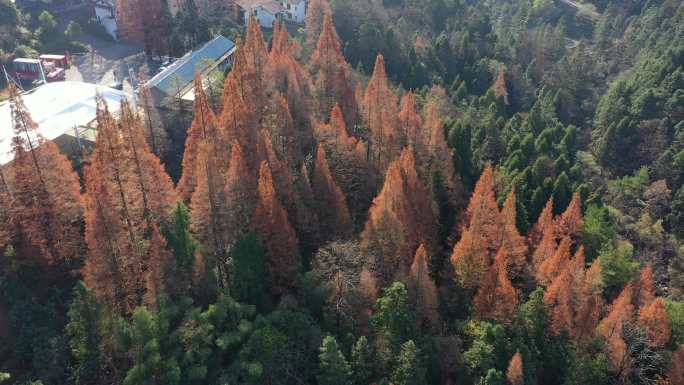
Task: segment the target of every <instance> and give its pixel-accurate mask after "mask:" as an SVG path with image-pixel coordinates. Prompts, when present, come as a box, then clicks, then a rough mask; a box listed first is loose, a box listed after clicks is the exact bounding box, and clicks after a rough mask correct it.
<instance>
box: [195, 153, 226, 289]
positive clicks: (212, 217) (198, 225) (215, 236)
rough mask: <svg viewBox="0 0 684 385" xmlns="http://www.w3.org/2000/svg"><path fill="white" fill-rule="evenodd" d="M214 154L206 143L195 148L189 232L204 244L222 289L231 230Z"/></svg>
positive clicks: (224, 192)
mask: <svg viewBox="0 0 684 385" xmlns="http://www.w3.org/2000/svg"><path fill="white" fill-rule="evenodd" d="M215 151H216V149H215V148H214V145H213V144H212V143H209V142H207V141H205V142H203V143H202V144H200V146H199V148H198V153H197V161H196V162H197V163H196V167H197V170H196V171H195V175H196V186H195V191H194V192H193V193H192V199H191V201H190V202H191V203H190V210H191V213H192V216H191V217H192V232H193V233H194V234H195V237H196V238H197V239H198V240H199V241H200V242H201V243H202V244H203V245H204V249H205V252H206V256H207V257H210V258H212V259H213V260H214V261H216V266H217V268H218V270H219V278H220V280H221V281H220V283H221V284H222V285H224V286H225V285H227V284H228V281H227V279H228V270H227V269H228V251H229V250H230V243H229V242H230V240H229V239H228V234H229V232H230V230H231V229H229V227H228V219H229V212H228V207H227V203H228V200H227V198H226V189H225V185H224V182H225V181H224V178H223V175H221V173H220V172H219V171H218V168H217V166H216V163H215V158H214V157H213V156H212V155H211V154H212V153H214V152H215Z"/></svg>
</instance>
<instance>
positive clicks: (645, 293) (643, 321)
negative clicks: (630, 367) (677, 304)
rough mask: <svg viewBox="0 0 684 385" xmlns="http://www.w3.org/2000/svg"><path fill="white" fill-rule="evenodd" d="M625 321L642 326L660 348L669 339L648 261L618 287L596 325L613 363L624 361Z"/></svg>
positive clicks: (668, 326) (650, 343)
mask: <svg viewBox="0 0 684 385" xmlns="http://www.w3.org/2000/svg"><path fill="white" fill-rule="evenodd" d="M626 323H630V324H636V325H638V326H640V327H642V328H644V330H645V331H646V338H647V341H648V343H649V345H651V346H653V347H660V348H662V347H663V346H665V344H666V343H667V342H668V341H669V340H670V336H671V334H672V330H671V329H670V325H669V321H668V318H667V314H666V312H665V306H664V304H663V301H662V299H660V298H656V297H655V287H654V286H653V270H652V268H651V265H646V267H644V268H643V269H642V270H641V273H640V274H639V277H637V278H635V279H633V280H632V281H631V282H629V283H628V284H627V285H626V286H625V287H624V288H623V289H622V292H621V293H620V295H618V297H617V298H616V299H615V300H614V301H613V303H612V304H611V305H610V308H609V312H608V314H607V315H606V316H605V318H603V320H601V323H600V324H599V325H598V328H597V329H596V331H597V333H598V334H599V335H600V336H601V337H603V338H604V339H605V340H606V345H607V347H606V350H607V353H608V355H609V357H610V359H611V363H612V364H613V365H614V366H619V365H621V364H622V363H624V362H625V356H626V354H627V353H628V352H627V345H626V344H625V341H624V334H623V331H624V325H625V324H626Z"/></svg>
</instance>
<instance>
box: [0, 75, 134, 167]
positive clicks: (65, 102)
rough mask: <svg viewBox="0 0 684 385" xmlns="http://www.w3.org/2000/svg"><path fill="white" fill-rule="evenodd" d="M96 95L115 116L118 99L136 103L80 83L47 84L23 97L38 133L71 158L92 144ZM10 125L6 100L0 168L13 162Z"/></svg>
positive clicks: (0, 123) (0, 106)
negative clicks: (100, 97) (36, 125)
mask: <svg viewBox="0 0 684 385" xmlns="http://www.w3.org/2000/svg"><path fill="white" fill-rule="evenodd" d="M97 94H100V95H102V97H103V98H104V100H105V102H106V103H107V106H108V108H109V111H110V112H111V113H113V114H114V115H118V113H119V111H120V104H121V100H123V99H128V100H129V101H131V103H133V102H134V100H135V99H134V97H133V95H131V94H128V93H126V92H123V91H119V90H115V89H113V88H109V87H104V86H99V85H97V84H90V83H82V82H54V83H46V84H44V85H42V86H39V87H37V88H34V89H33V90H31V91H28V92H26V93H25V94H23V95H22V98H23V100H24V104H25V105H26V108H27V109H28V112H29V113H30V114H31V118H32V119H33V121H35V122H36V124H38V133H39V134H40V135H41V136H42V137H43V138H45V139H47V140H52V141H54V142H55V143H56V144H57V145H58V146H59V147H60V149H61V150H62V152H64V153H66V154H67V155H71V154H78V153H79V152H80V151H82V148H83V146H92V144H93V143H94V142H95V136H96V134H97V129H96V126H97V124H96V121H95V118H96V112H97V102H96V98H95V97H96V95H97ZM12 126H13V125H12V115H11V111H10V102H9V101H5V102H3V103H0V166H2V165H5V164H7V163H9V162H11V161H12V159H14V153H13V151H12V137H13V136H14V132H13V131H12ZM34 139H35V138H34Z"/></svg>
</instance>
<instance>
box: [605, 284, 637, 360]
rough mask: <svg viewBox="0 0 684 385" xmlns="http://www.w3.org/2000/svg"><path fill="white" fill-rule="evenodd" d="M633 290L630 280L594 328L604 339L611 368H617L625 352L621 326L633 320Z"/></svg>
mask: <svg viewBox="0 0 684 385" xmlns="http://www.w3.org/2000/svg"><path fill="white" fill-rule="evenodd" d="M633 291H634V284H633V283H632V282H630V283H628V284H627V285H626V286H625V287H624V289H622V292H621V293H620V295H618V297H617V298H616V299H615V300H614V301H613V303H612V304H611V305H610V310H609V312H608V314H607V315H606V316H605V317H604V318H603V319H602V320H601V322H600V323H599V325H598V327H597V329H596V332H597V333H598V334H599V335H600V336H601V337H603V338H604V339H605V341H606V353H607V354H608V358H609V359H610V363H611V365H612V366H613V368H619V367H620V366H621V365H622V364H623V362H624V359H625V354H627V345H626V343H625V341H624V339H623V326H624V324H625V323H626V322H633V320H634V313H635V309H634V305H633V304H632V301H633Z"/></svg>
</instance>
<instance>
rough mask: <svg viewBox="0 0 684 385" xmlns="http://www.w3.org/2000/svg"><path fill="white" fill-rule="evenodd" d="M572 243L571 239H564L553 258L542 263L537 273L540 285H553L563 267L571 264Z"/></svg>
mask: <svg viewBox="0 0 684 385" xmlns="http://www.w3.org/2000/svg"><path fill="white" fill-rule="evenodd" d="M571 243H572V241H571V240H570V238H569V237H565V238H563V240H561V243H560V245H559V246H558V249H556V252H555V253H553V255H552V256H551V258H547V259H545V260H544V262H542V264H541V265H540V266H539V270H538V271H537V281H538V282H539V283H541V284H542V285H548V284H549V283H551V281H553V280H554V278H556V277H557V276H558V275H559V274H560V273H561V271H562V270H563V267H565V265H566V264H568V263H569V262H570V258H571V257H572V255H571V254H570V245H571Z"/></svg>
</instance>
